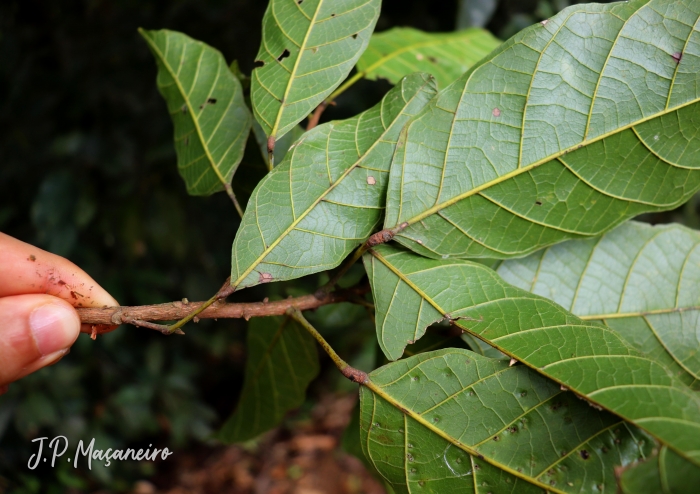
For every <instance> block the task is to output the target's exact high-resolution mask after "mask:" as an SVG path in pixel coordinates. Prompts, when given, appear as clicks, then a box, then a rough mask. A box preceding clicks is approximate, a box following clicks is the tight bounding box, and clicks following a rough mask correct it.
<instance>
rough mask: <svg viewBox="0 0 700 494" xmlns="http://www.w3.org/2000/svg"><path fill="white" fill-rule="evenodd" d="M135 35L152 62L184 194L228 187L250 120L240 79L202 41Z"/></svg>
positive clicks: (156, 34) (178, 36)
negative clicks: (172, 128)
mask: <svg viewBox="0 0 700 494" xmlns="http://www.w3.org/2000/svg"><path fill="white" fill-rule="evenodd" d="M139 33H141V36H143V38H144V39H145V40H146V42H147V43H148V46H149V47H150V49H151V51H152V52H153V55H154V56H155V58H156V63H157V65H158V79H157V85H158V90H159V91H160V94H161V95H163V98H165V101H166V103H167V104H168V111H169V112H170V116H171V117H172V119H173V125H174V126H175V151H176V152H177V166H178V169H179V170H180V175H182V178H183V179H184V180H185V184H186V185H187V192H188V193H189V194H190V195H195V196H202V195H209V194H213V193H214V192H218V191H221V190H224V189H226V188H230V186H231V179H232V178H233V174H234V173H235V172H236V169H237V168H238V165H239V164H240V162H241V159H242V158H243V153H244V151H245V144H246V140H247V138H248V133H249V132H250V126H251V123H252V120H253V118H252V116H251V115H250V111H249V110H248V108H247V107H246V105H245V100H244V98H243V90H242V89H241V83H240V81H239V80H238V79H237V78H236V76H235V75H234V74H233V73H232V72H231V71H230V70H229V67H228V65H227V64H226V61H225V60H224V57H223V55H221V53H220V52H219V51H218V50H215V49H214V48H212V47H210V46H208V45H206V44H204V43H202V42H201V41H196V40H194V39H192V38H190V37H189V36H186V35H184V34H182V33H178V32H175V31H167V30H161V31H146V30H144V29H139Z"/></svg>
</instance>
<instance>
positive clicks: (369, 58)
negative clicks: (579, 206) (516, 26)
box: [357, 27, 501, 88]
mask: <svg viewBox="0 0 700 494" xmlns="http://www.w3.org/2000/svg"><path fill="white" fill-rule="evenodd" d="M500 44H501V42H500V41H499V40H498V39H496V38H495V37H494V36H493V35H492V34H491V33H489V32H488V31H486V30H484V29H465V30H463V31H457V32H453V33H426V32H423V31H419V30H417V29H413V28H406V27H397V28H394V29H390V30H389V31H385V32H383V33H379V34H374V35H373V36H372V39H371V40H370V42H369V46H368V47H367V50H366V51H365V52H364V53H363V54H362V56H361V57H360V59H359V60H358V61H357V71H358V75H359V76H362V77H365V78H367V79H370V80H376V79H377V78H383V79H387V80H388V81H389V82H391V83H392V84H396V83H397V82H398V81H400V80H401V78H402V77H404V76H406V75H408V74H410V73H412V72H427V73H429V74H432V75H434V76H435V79H437V81H438V86H439V87H441V88H442V87H445V86H447V85H449V84H452V83H453V82H454V81H455V80H457V78H458V77H459V76H461V75H462V74H463V73H464V72H466V71H467V70H468V69H469V67H471V66H472V65H474V64H475V63H476V62H478V61H479V60H481V59H482V58H484V57H485V56H486V55H488V54H489V53H490V52H491V51H493V50H495V49H496V48H498V45H500Z"/></svg>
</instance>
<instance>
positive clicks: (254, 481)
mask: <svg viewBox="0 0 700 494" xmlns="http://www.w3.org/2000/svg"><path fill="white" fill-rule="evenodd" d="M356 401H357V395H355V394H353V395H340V396H333V395H327V396H325V397H324V398H322V399H321V400H320V402H319V403H318V404H317V405H316V406H315V407H314V408H313V409H312V411H311V413H310V416H309V419H308V420H304V421H300V422H294V426H293V427H289V428H283V427H280V428H278V429H276V430H274V431H271V432H269V433H267V434H266V435H265V436H263V437H262V438H261V439H260V440H259V441H257V443H256V444H255V445H254V446H250V447H246V446H229V447H212V448H206V447H202V448H201V449H200V450H197V451H193V452H190V453H188V454H186V455H182V456H181V457H180V458H179V459H178V461H177V462H176V463H175V464H174V465H173V468H172V470H171V471H169V472H167V473H165V474H162V475H159V476H157V477H155V478H153V479H152V481H140V482H137V483H136V484H135V485H134V489H133V491H132V492H133V493H134V494H210V493H220V494H385V492H386V491H385V490H384V487H383V486H382V484H381V483H380V482H378V481H377V480H376V479H375V478H374V477H373V476H372V474H370V473H369V472H368V471H367V469H366V468H365V466H364V465H363V464H362V462H361V461H360V460H359V459H357V458H355V457H353V456H350V455H348V454H347V453H345V452H343V451H342V450H341V448H340V442H341V437H342V434H343V431H344V430H345V428H346V427H347V425H348V423H349V422H350V417H351V413H352V410H353V407H354V406H355V403H356Z"/></svg>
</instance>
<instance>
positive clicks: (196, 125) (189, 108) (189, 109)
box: [139, 28, 227, 185]
mask: <svg viewBox="0 0 700 494" xmlns="http://www.w3.org/2000/svg"><path fill="white" fill-rule="evenodd" d="M139 33H140V34H141V36H142V37H143V38H144V39H145V40H146V42H147V43H148V44H149V45H150V46H151V49H153V51H155V52H156V53H158V57H159V58H160V60H161V62H162V63H163V66H164V67H165V68H166V70H167V71H168V73H169V74H170V77H172V79H173V81H175V85H176V86H177V88H178V90H179V91H180V94H181V95H182V99H184V100H185V105H187V114H188V115H189V117H190V120H192V124H193V125H194V128H195V130H196V131H197V136H198V137H199V141H200V142H201V143H202V147H203V148H204V154H205V155H206V156H207V160H208V161H209V165H210V166H211V168H212V170H214V173H215V174H216V176H217V178H218V179H219V180H220V181H221V183H222V184H223V185H227V182H226V179H225V178H224V177H223V175H221V172H220V171H219V168H218V166H217V163H215V162H214V158H213V157H212V155H211V153H210V152H209V146H208V145H207V144H208V142H209V141H205V140H204V135H203V134H202V129H201V127H200V126H199V121H198V120H197V119H196V118H194V109H193V108H192V105H191V104H190V99H189V94H187V93H185V89H184V88H183V87H182V84H180V80H179V79H178V74H179V71H178V73H177V74H176V73H175V72H173V69H172V67H170V64H169V63H167V61H166V59H165V55H164V54H163V52H161V51H160V50H159V49H158V47H157V46H156V45H155V44H154V43H153V41H152V40H151V38H150V36H147V35H146V34H145V33H146V32H145V31H144V30H143V28H139ZM165 43H166V45H165V46H166V51H167V47H168V45H169V44H170V38H169V37H166V38H165ZM185 49H186V48H183V56H184V50H185ZM202 54H203V52H202ZM202 54H200V62H201V56H202ZM180 58H181V59H182V57H180ZM220 70H221V64H218V67H217V78H218V77H219V71H220ZM198 76H199V64H198V65H197V75H196V76H195V81H196V78H197V77H198ZM192 87H194V83H193V85H192ZM212 87H213V86H212ZM210 94H211V93H210ZM222 118H223V117H222ZM212 135H213V134H212ZM224 156H225V155H224ZM200 180H201V177H200Z"/></svg>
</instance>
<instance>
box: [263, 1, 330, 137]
mask: <svg viewBox="0 0 700 494" xmlns="http://www.w3.org/2000/svg"><path fill="white" fill-rule="evenodd" d="M323 2H324V0H319V2H318V5H317V6H316V11H315V12H314V16H313V17H312V18H311V19H309V22H310V24H309V29H307V30H306V34H304V41H302V42H301V45H300V46H299V56H298V57H297V59H296V60H295V61H294V67H292V71H291V72H290V74H289V81H288V82H287V87H285V89H284V96H283V97H282V101H281V103H282V104H281V105H280V108H279V110H278V111H277V118H275V124H274V125H273V126H272V132H271V133H270V135H271V136H275V137H276V136H277V131H278V130H279V124H280V120H281V119H282V114H283V113H284V108H285V106H284V105H285V103H286V101H287V97H288V96H289V91H290V90H291V89H292V83H293V82H294V80H295V78H296V74H297V70H298V69H299V62H301V59H302V57H303V56H304V50H306V45H307V43H308V41H309V35H310V34H311V30H312V29H313V27H314V26H315V25H316V18H317V17H318V13H319V12H320V11H321V6H322V5H323ZM294 3H295V4H296V1H295V2H294ZM297 7H299V10H300V11H302V13H304V14H306V13H305V12H304V11H303V10H302V9H301V7H300V6H299V4H297ZM270 8H271V9H272V16H273V17H274V18H275V22H277V26H278V27H279V30H280V31H281V32H282V33H283V34H284V35H285V36H287V37H288V38H289V36H288V35H287V33H285V32H284V30H283V29H282V24H281V23H280V22H279V21H278V20H277V14H276V13H275V2H274V1H271V3H270ZM289 39H290V40H291V41H292V42H293V43H294V44H296V42H295V41H294V40H292V39H291V38H289ZM263 40H264V37H263ZM258 80H259V79H258ZM261 85H262V84H261Z"/></svg>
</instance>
